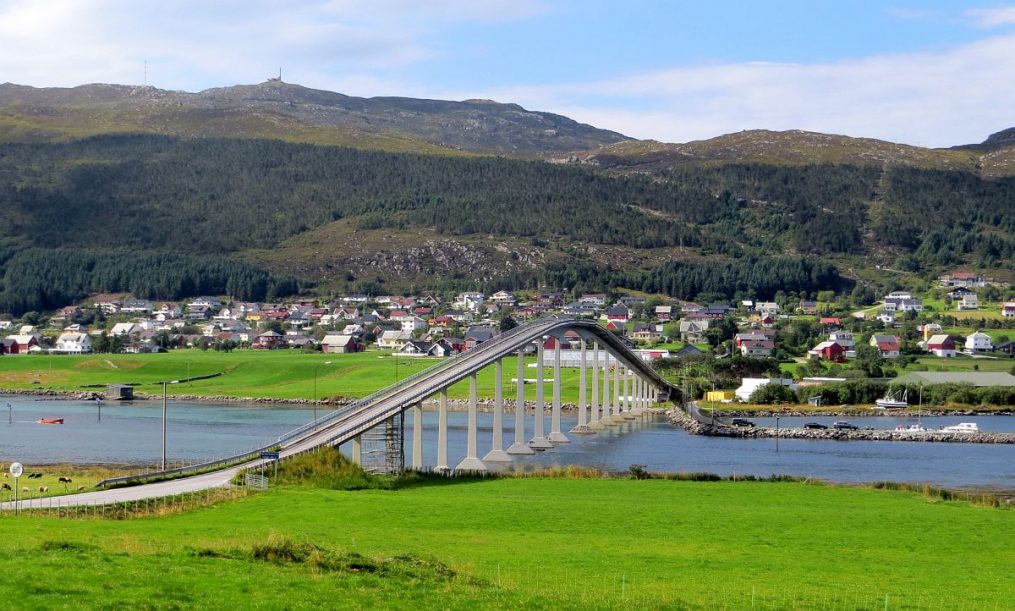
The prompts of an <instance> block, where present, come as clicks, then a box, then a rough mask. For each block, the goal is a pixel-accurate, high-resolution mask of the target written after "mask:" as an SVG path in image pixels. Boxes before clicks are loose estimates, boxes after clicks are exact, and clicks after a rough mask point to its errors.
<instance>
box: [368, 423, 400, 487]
mask: <svg viewBox="0 0 1015 611" xmlns="http://www.w3.org/2000/svg"><path fill="white" fill-rule="evenodd" d="M362 440H363V449H362V460H363V469H364V470H365V471H367V472H369V473H385V474H394V473H401V472H402V471H403V470H404V469H405V445H404V443H403V442H404V440H405V412H399V413H398V414H395V415H394V416H392V417H391V418H388V419H387V420H385V421H384V422H383V423H381V424H379V425H378V426H375V427H374V428H372V429H370V430H369V431H366V432H365V433H363V436H362Z"/></svg>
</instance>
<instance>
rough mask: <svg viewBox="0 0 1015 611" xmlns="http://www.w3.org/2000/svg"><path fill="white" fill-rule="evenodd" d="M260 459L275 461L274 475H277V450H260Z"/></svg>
mask: <svg viewBox="0 0 1015 611" xmlns="http://www.w3.org/2000/svg"><path fill="white" fill-rule="evenodd" d="M261 460H270V461H272V462H274V463H275V475H274V476H273V477H276V478H277V477H278V452H261Z"/></svg>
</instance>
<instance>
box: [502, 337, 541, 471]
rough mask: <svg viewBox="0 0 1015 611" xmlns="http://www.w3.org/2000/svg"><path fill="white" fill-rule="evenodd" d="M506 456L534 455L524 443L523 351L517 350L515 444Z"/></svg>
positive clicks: (533, 451)
mask: <svg viewBox="0 0 1015 611" xmlns="http://www.w3.org/2000/svg"><path fill="white" fill-rule="evenodd" d="M507 453H508V454H535V453H536V452H535V450H533V449H532V448H530V447H529V445H528V444H527V443H525V350H524V349H519V350H518V378H517V379H516V380H515V442H514V443H512V444H511V447H509V448H508V449H507Z"/></svg>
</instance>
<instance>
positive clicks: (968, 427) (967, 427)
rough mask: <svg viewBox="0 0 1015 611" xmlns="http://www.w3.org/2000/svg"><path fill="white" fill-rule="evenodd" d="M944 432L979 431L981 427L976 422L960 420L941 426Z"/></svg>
mask: <svg viewBox="0 0 1015 611" xmlns="http://www.w3.org/2000/svg"><path fill="white" fill-rule="evenodd" d="M941 432H942V433H979V432H980V427H978V426H976V423H975V422H960V423H958V424H953V425H951V426H943V427H941Z"/></svg>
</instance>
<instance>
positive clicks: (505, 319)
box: [497, 311, 518, 333]
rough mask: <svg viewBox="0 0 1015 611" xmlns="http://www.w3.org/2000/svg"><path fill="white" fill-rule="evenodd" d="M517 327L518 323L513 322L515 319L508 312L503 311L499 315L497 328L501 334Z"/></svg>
mask: <svg viewBox="0 0 1015 611" xmlns="http://www.w3.org/2000/svg"><path fill="white" fill-rule="evenodd" d="M517 326H518V321H517V320H515V317H514V316H511V314H510V313H509V312H507V311H505V312H502V313H501V314H500V317H499V320H498V321H497V327H498V328H499V329H500V332H501V333H503V332H505V331H509V330H511V329H514V328H515V327H517Z"/></svg>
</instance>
